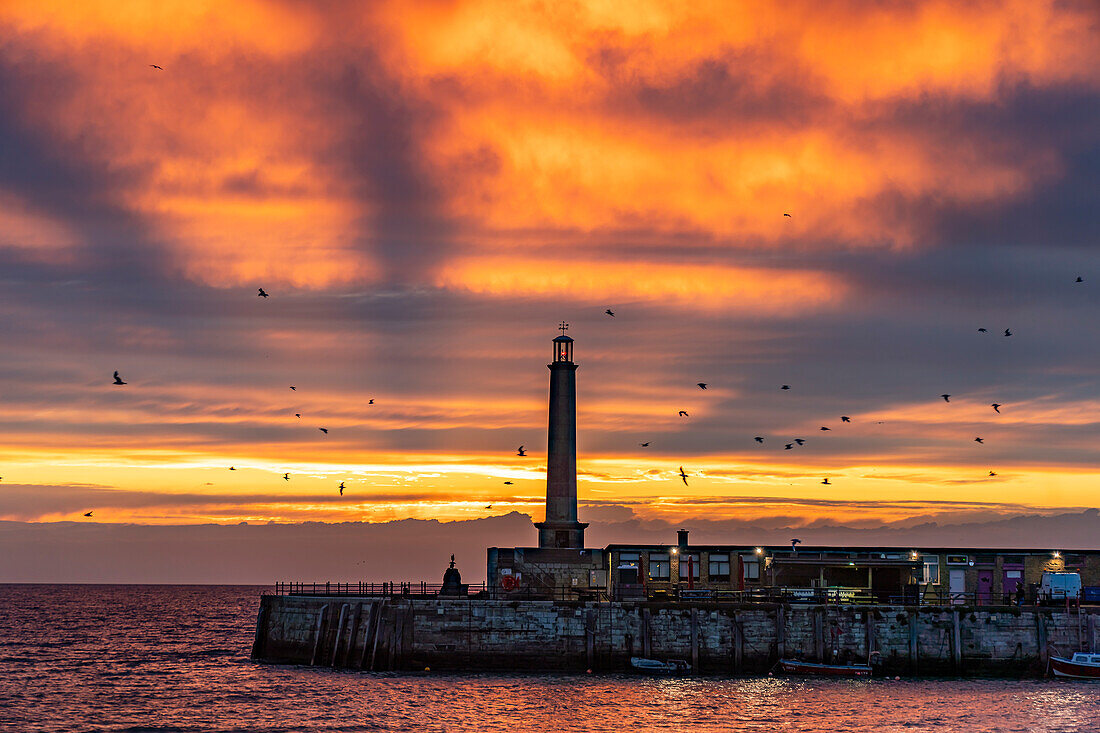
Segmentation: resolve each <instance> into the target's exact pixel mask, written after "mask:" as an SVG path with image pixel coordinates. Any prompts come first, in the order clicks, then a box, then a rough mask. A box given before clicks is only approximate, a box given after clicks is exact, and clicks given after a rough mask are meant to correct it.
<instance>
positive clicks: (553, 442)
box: [535, 322, 588, 548]
mask: <svg viewBox="0 0 1100 733" xmlns="http://www.w3.org/2000/svg"><path fill="white" fill-rule="evenodd" d="M558 328H559V329H560V330H561V336H558V337H557V338H556V339H554V361H553V362H552V363H550V364H548V365H547V366H548V367H549V368H550V428H549V431H548V432H549V435H548V440H547V443H548V450H547V458H546V520H545V521H543V522H536V523H535V527H537V528H538V531H539V547H542V548H546V547H566V548H569V547H575V548H583V547H584V528H585V527H587V526H588V525H587V524H585V523H583V522H578V521H577V365H576V364H574V363H573V339H571V338H569V337H568V336H566V335H565V332H566V330H568V328H569V324H567V323H564V322H563V323H562V324H561V325H560V326H559V327H558Z"/></svg>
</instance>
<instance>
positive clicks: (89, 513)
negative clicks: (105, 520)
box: [84, 512, 92, 517]
mask: <svg viewBox="0 0 1100 733" xmlns="http://www.w3.org/2000/svg"><path fill="white" fill-rule="evenodd" d="M84 516H86V517H90V516H92V513H91V512H85V514H84Z"/></svg>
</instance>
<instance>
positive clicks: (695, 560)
mask: <svg viewBox="0 0 1100 733" xmlns="http://www.w3.org/2000/svg"><path fill="white" fill-rule="evenodd" d="M688 577H691V579H692V580H699V553H698V552H685V553H684V554H682V555H680V580H687V579H688Z"/></svg>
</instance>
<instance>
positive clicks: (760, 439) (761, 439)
mask: <svg viewBox="0 0 1100 733" xmlns="http://www.w3.org/2000/svg"><path fill="white" fill-rule="evenodd" d="M753 440H755V441H756V442H757V443H763V442H764V439H763V438H761V437H760V436H759V435H757V436H756V437H755V438H753Z"/></svg>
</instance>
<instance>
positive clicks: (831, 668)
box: [779, 659, 871, 677]
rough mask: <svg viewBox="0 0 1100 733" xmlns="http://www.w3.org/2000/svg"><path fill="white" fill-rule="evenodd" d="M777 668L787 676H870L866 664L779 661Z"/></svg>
mask: <svg viewBox="0 0 1100 733" xmlns="http://www.w3.org/2000/svg"><path fill="white" fill-rule="evenodd" d="M779 667H780V669H782V670H783V671H784V672H786V673H787V674H814V675H825V676H828V677H870V676H871V667H870V666H869V665H866V664H818V663H816V662H800V661H798V660H797V659H780V660H779Z"/></svg>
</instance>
